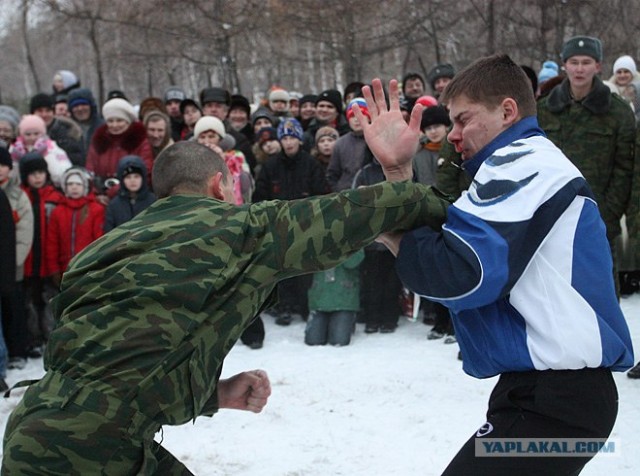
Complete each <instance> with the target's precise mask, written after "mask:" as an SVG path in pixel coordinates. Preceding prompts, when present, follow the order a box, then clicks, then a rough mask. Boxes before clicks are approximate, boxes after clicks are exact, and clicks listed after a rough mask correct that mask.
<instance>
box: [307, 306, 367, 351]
mask: <svg viewBox="0 0 640 476" xmlns="http://www.w3.org/2000/svg"><path fill="white" fill-rule="evenodd" d="M355 322H356V313H355V311H330V312H327V311H311V315H310V316H309V320H308V321H307V327H306V329H305V331H304V343H305V344H307V345H325V344H327V343H329V344H331V345H349V342H351V333H352V332H353V324H354V323H355Z"/></svg>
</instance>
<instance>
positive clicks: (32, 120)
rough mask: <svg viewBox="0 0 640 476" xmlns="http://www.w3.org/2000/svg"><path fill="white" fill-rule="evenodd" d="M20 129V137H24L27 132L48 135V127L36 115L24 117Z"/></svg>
mask: <svg viewBox="0 0 640 476" xmlns="http://www.w3.org/2000/svg"><path fill="white" fill-rule="evenodd" d="M18 129H19V131H20V135H24V133H25V132H27V131H33V130H36V131H38V132H41V133H42V134H46V133H47V126H46V124H45V123H44V121H43V120H42V119H41V118H40V117H39V116H36V115H34V114H26V115H24V116H22V119H21V120H20V125H19V126H18Z"/></svg>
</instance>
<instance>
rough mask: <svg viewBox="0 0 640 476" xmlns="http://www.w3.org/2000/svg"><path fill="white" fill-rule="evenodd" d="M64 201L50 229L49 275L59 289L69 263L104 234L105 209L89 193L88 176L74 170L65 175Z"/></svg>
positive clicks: (57, 210)
mask: <svg viewBox="0 0 640 476" xmlns="http://www.w3.org/2000/svg"><path fill="white" fill-rule="evenodd" d="M62 183H63V186H64V194H65V197H64V199H63V200H62V201H61V202H60V204H59V205H58V206H57V207H56V209H55V210H54V211H53V213H52V214H51V220H50V222H49V228H48V230H47V245H46V263H47V272H48V274H49V275H50V276H51V277H52V279H53V282H54V284H55V285H56V287H59V286H60V281H61V280H62V273H64V272H65V271H66V269H67V266H68V265H69V261H71V258H73V257H74V256H75V255H77V254H78V253H79V252H80V251H82V250H83V249H84V248H85V247H86V246H87V245H89V244H91V243H92V242H93V241H95V240H96V239H98V238H100V237H101V236H102V234H103V232H102V225H103V223H104V206H103V205H101V204H99V203H98V202H96V200H95V197H94V195H93V194H90V193H89V190H90V182H89V173H88V172H87V171H86V169H84V168H82V167H72V168H70V169H69V170H67V171H66V172H65V173H64V175H63V176H62Z"/></svg>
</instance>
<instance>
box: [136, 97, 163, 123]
mask: <svg viewBox="0 0 640 476" xmlns="http://www.w3.org/2000/svg"><path fill="white" fill-rule="evenodd" d="M151 111H160V112H166V109H165V107H164V103H163V102H162V99H160V98H156V97H153V96H151V97H148V98H144V99H143V100H142V101H140V107H139V108H138V118H139V119H144V117H145V116H146V115H147V114H149V113H150V112H151Z"/></svg>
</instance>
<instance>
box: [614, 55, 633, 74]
mask: <svg viewBox="0 0 640 476" xmlns="http://www.w3.org/2000/svg"><path fill="white" fill-rule="evenodd" d="M619 69H628V70H629V71H631V74H633V75H634V76H635V75H636V74H638V68H637V67H636V62H635V61H633V58H632V57H631V56H629V55H624V56H621V57H620V58H618V59H617V60H616V62H615V63H613V74H616V71H618V70H619Z"/></svg>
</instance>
